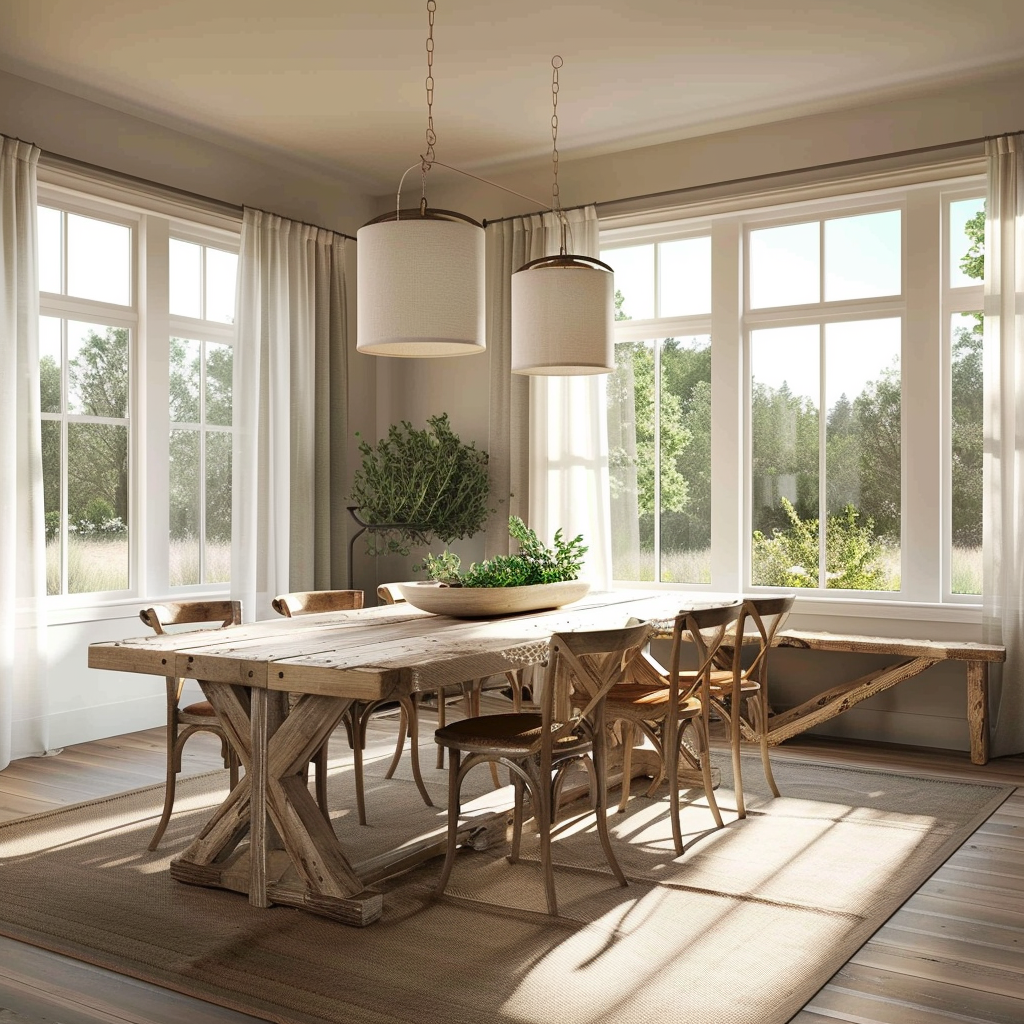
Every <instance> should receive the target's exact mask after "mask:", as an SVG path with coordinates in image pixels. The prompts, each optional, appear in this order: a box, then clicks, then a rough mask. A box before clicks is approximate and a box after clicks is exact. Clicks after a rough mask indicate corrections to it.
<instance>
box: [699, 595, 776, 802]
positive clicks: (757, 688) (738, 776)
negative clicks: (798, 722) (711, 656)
mask: <svg viewBox="0 0 1024 1024" xmlns="http://www.w3.org/2000/svg"><path fill="white" fill-rule="evenodd" d="M795 600H796V598H795V595H793V594H789V595H786V596H783V597H748V598H746V599H745V600H744V602H743V609H742V612H741V615H740V620H739V623H738V625H737V627H736V636H735V638H734V639H733V641H732V643H731V654H729V655H728V656H727V657H726V658H722V659H720V664H722V665H723V666H725V663H726V662H728V663H729V664H728V666H727V667H722V668H719V669H717V670H715V671H712V673H711V676H710V699H711V706H712V708H713V709H714V711H715V713H716V714H717V715H718V716H719V717H720V718H721V719H722V720H723V721H724V722H725V723H726V725H727V726H728V728H729V736H730V745H731V747H732V762H733V776H734V778H735V780H736V809H737V811H738V812H739V816H740V817H741V818H745V817H746V808H745V806H744V803H743V779H742V770H743V769H742V764H741V758H740V750H741V745H742V742H743V740H749V741H751V742H754V743H757V744H758V746H759V747H760V750H761V764H762V765H763V767H764V777H765V780H766V781H767V783H768V785H769V787H770V788H771V791H772V793H773V794H774V795H775V796H779V787H778V786H777V785H776V783H775V776H774V775H773V774H772V765H771V761H770V759H769V757H768V718H769V715H770V713H771V706H770V704H769V700H768V655H769V652H770V651H771V649H772V645H773V644H774V642H775V636H776V634H777V633H778V631H779V630H780V629H781V628H782V624H783V623H784V622H785V621H786V618H787V617H788V616H789V613H790V611H791V610H792V608H793V602H794V601H795ZM748 623H749V626H750V627H752V628H748ZM744 637H750V638H752V640H753V643H754V644H756V646H757V650H756V651H755V652H754V656H753V658H752V659H750V661H749V662H748V663H747V664H746V665H745V666H744V665H743V661H744V660H745V659H744V657H743V651H744V648H745V647H746V646H747V645H746V644H745V643H744V642H743V638H744ZM724 650H725V648H724V647H723V651H724ZM744 706H745V707H746V709H747V713H746V714H745V715H744V714H743V708H744ZM734 708H738V709H739V713H738V714H733V709H734Z"/></svg>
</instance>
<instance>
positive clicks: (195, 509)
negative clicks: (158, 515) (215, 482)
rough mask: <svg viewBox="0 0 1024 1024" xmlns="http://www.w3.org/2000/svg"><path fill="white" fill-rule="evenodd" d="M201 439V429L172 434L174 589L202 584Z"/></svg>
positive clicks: (171, 577)
mask: <svg viewBox="0 0 1024 1024" xmlns="http://www.w3.org/2000/svg"><path fill="white" fill-rule="evenodd" d="M199 438H200V434H199V431H198V430H172V431H171V445H170V452H169V458H170V464H169V483H170V490H171V493H170V516H171V519H170V527H171V530H170V549H169V552H168V554H169V558H170V564H169V565H168V578H169V580H170V584H171V586H172V587H185V586H190V585H192V584H197V583H201V582H202V579H201V578H200V565H199V544H200V527H199V509H200V496H201V492H200V477H199V472H200V470H199Z"/></svg>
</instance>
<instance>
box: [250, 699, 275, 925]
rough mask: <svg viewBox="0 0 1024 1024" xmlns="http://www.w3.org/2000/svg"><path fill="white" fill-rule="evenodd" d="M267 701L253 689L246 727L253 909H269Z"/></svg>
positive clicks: (268, 731) (268, 730)
mask: <svg viewBox="0 0 1024 1024" xmlns="http://www.w3.org/2000/svg"><path fill="white" fill-rule="evenodd" d="M268 705H269V700H268V698H267V691H266V690H253V692H252V705H251V708H252V710H251V717H250V724H251V727H252V745H251V763H250V765H249V770H248V772H247V774H250V775H251V776H252V782H251V783H250V787H251V789H250V795H249V902H250V903H251V904H252V905H253V906H254V907H269V906H270V900H269V898H268V897H267V752H268V746H269V742H270V721H269V719H270V715H269V706H268Z"/></svg>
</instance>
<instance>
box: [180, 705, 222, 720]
mask: <svg viewBox="0 0 1024 1024" xmlns="http://www.w3.org/2000/svg"><path fill="white" fill-rule="evenodd" d="M179 714H181V715H196V716H197V717H198V718H213V719H216V718H217V712H216V711H214V710H213V705H212V704H211V703H210V702H209V701H208V700H200V701H196V703H195V704H189V705H188V707H184V708H182V709H181V711H180V712H179Z"/></svg>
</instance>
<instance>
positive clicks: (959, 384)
mask: <svg viewBox="0 0 1024 1024" xmlns="http://www.w3.org/2000/svg"><path fill="white" fill-rule="evenodd" d="M951 326H952V333H951V338H952V366H951V384H952V387H951V391H952V395H951V399H952V401H951V403H950V404H951V408H952V424H951V428H952V449H953V450H952V453H951V454H952V480H951V485H952V486H951V491H952V493H951V496H950V497H951V505H952V508H951V512H952V526H953V537H952V540H953V550H952V551H951V553H950V559H951V580H950V589H951V590H952V592H953V593H954V594H980V593H981V527H982V475H981V465H982V452H983V447H982V442H983V432H982V415H983V408H984V405H983V398H984V389H983V381H984V378H983V360H982V331H983V317H982V315H981V313H955V314H954V315H953V318H952V325H951Z"/></svg>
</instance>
